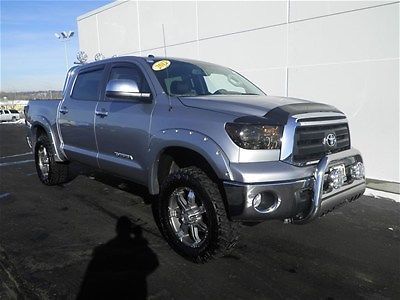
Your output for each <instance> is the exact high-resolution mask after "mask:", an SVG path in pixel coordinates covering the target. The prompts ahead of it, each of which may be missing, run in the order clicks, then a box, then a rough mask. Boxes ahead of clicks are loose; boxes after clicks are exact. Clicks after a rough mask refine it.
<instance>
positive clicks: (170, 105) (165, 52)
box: [162, 23, 172, 111]
mask: <svg viewBox="0 0 400 300" xmlns="http://www.w3.org/2000/svg"><path fill="white" fill-rule="evenodd" d="M162 34H163V40H164V57H167V45H166V43H165V29H164V23H163V24H162ZM167 78H169V73H168V68H167ZM168 103H169V109H168V110H169V111H171V110H172V102H171V96H170V95H169V93H168Z"/></svg>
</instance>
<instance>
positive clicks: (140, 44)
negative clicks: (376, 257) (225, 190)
mask: <svg viewBox="0 0 400 300" xmlns="http://www.w3.org/2000/svg"><path fill="white" fill-rule="evenodd" d="M163 27H164V30H163ZM78 29H79V43H80V49H81V50H83V51H85V52H86V53H88V55H89V57H90V58H93V57H94V55H95V54H96V53H98V52H100V53H102V54H103V55H104V56H105V57H111V56H113V55H128V54H133V55H143V56H147V55H148V54H153V55H156V56H164V54H165V53H166V54H167V56H174V57H187V58H194V59H200V60H204V61H209V62H214V63H218V64H221V65H225V66H229V67H231V68H233V69H235V70H237V71H239V72H240V73H242V74H243V75H245V76H246V77H248V78H249V79H250V80H251V81H253V82H254V83H255V84H256V85H258V86H259V87H261V88H262V89H263V90H264V91H265V92H266V93H267V94H271V95H283V96H290V97H298V98H304V99H310V100H315V101H319V102H325V103H329V104H332V105H334V106H336V107H337V108H339V109H341V110H342V111H344V112H345V113H346V114H347V116H348V119H349V122H350V129H351V134H352V143H353V146H355V147H356V148H359V149H360V150H361V151H362V153H363V155H364V158H365V164H366V171H367V175H368V177H369V178H373V179H378V180H382V181H390V182H395V183H394V184H392V185H391V186H392V189H393V187H394V189H397V190H398V189H399V182H400V175H399V2H396V3H393V2H381V1H380V2H379V1H376V2H372V1H360V2H355V1H350V2H342V1H340V2H337V1H321V2H299V1H293V0H288V1H278V2H261V1H258V2H249V1H242V2H203V1H190V2H170V1H165V2H153V1H139V2H137V1H116V2H113V3H111V4H109V5H106V6H103V7H100V8H99V9H97V10H94V11H91V12H88V13H87V14H85V15H82V16H80V17H78ZM163 31H164V34H163ZM164 39H165V45H166V48H165V49H164Z"/></svg>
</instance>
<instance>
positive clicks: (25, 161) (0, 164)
mask: <svg viewBox="0 0 400 300" xmlns="http://www.w3.org/2000/svg"><path fill="white" fill-rule="evenodd" d="M30 162H34V160H33V159H27V160H21V161H11V162H6V163H0V167H7V166H12V165H19V164H26V163H30Z"/></svg>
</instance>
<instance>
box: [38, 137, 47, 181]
mask: <svg viewBox="0 0 400 300" xmlns="http://www.w3.org/2000/svg"><path fill="white" fill-rule="evenodd" d="M37 156H38V165H39V169H40V172H41V173H42V176H43V178H47V177H48V176H49V171H50V158H49V154H48V152H47V149H46V147H44V146H43V145H40V146H39V149H38V152H37Z"/></svg>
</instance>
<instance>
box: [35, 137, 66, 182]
mask: <svg viewBox="0 0 400 300" xmlns="http://www.w3.org/2000/svg"><path fill="white" fill-rule="evenodd" d="M42 145H43V147H44V148H46V151H47V153H48V157H49V172H48V175H47V176H44V175H43V173H42V171H41V169H40V166H39V158H38V150H39V148H40V147H41V146H42ZM34 154H35V166H36V171H37V174H38V176H39V179H40V181H41V182H42V183H43V184H45V185H60V184H63V183H66V182H68V181H70V180H71V178H70V176H69V165H68V163H59V162H56V161H55V159H54V150H53V146H52V144H51V142H50V140H49V138H48V136H47V135H41V136H39V138H38V139H37V141H36V144H35V151H34Z"/></svg>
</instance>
